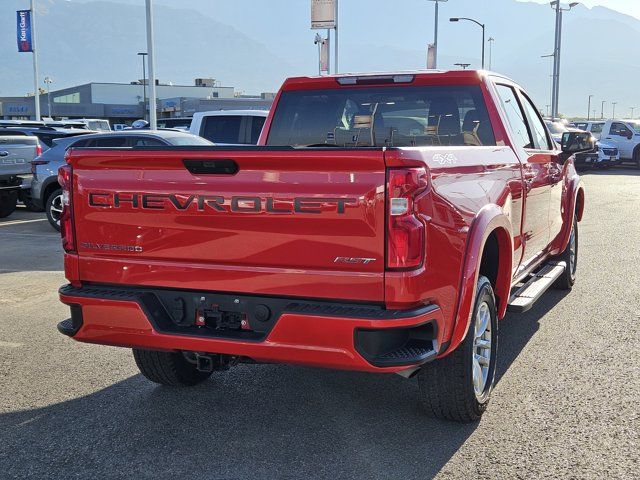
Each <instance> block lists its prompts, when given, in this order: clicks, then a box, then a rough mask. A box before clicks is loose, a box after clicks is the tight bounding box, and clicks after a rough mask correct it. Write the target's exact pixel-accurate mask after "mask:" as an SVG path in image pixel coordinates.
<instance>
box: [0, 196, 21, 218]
mask: <svg viewBox="0 0 640 480" xmlns="http://www.w3.org/2000/svg"><path fill="white" fill-rule="evenodd" d="M17 205H18V192H16V191H9V192H0V218H4V217H8V216H9V215H11V214H12V213H13V212H14V211H15V209H16V206H17Z"/></svg>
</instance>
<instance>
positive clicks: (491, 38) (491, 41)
mask: <svg viewBox="0 0 640 480" xmlns="http://www.w3.org/2000/svg"><path fill="white" fill-rule="evenodd" d="M495 41H496V39H495V38H493V37H489V39H488V40H487V43H488V44H489V70H491V50H492V48H491V47H492V45H493V42H495Z"/></svg>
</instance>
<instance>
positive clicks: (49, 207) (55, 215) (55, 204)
mask: <svg viewBox="0 0 640 480" xmlns="http://www.w3.org/2000/svg"><path fill="white" fill-rule="evenodd" d="M45 211H46V212H47V220H49V223H50V224H51V226H52V227H53V228H55V229H56V230H58V231H60V215H61V214H62V190H61V189H57V190H54V191H53V192H51V193H50V194H49V196H48V197H47V202H46V206H45Z"/></svg>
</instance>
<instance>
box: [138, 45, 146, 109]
mask: <svg viewBox="0 0 640 480" xmlns="http://www.w3.org/2000/svg"><path fill="white" fill-rule="evenodd" d="M138 55H140V57H141V58H142V116H143V117H144V119H145V120H146V119H147V70H146V67H145V65H144V63H145V57H146V56H147V52H138Z"/></svg>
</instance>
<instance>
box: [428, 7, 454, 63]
mask: <svg viewBox="0 0 640 480" xmlns="http://www.w3.org/2000/svg"><path fill="white" fill-rule="evenodd" d="M427 1H429V2H435V4H436V5H435V7H436V8H435V10H436V11H435V27H434V29H433V68H434V69H435V68H438V4H439V3H440V2H448V1H449V0H427Z"/></svg>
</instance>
